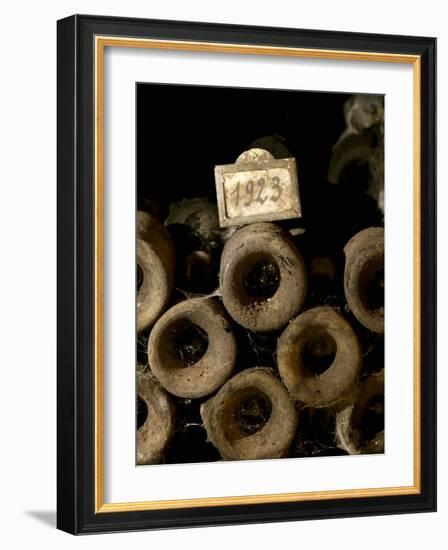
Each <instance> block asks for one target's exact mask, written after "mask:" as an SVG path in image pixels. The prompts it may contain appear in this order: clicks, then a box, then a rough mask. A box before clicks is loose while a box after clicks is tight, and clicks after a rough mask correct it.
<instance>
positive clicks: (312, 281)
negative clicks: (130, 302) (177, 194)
mask: <svg viewBox="0 0 448 550" xmlns="http://www.w3.org/2000/svg"><path fill="white" fill-rule="evenodd" d="M150 206H151V205H150ZM155 211H156V209H154V208H152V207H148V208H146V211H144V210H140V211H139V212H138V213H137V220H138V221H137V332H138V334H137V359H138V364H137V463H138V464H156V463H184V462H202V461H204V462H205V461H215V460H245V459H250V460H253V459H262V458H281V457H305V456H328V455H337V454H341V455H342V454H365V453H382V452H384V370H383V365H384V358H383V355H384V337H383V336H384V335H383V333H384V230H383V228H382V227H380V226H378V227H368V228H364V229H362V230H361V231H358V232H356V233H355V234H353V235H351V236H350V238H349V240H348V242H347V243H346V245H345V247H343V249H341V250H339V251H337V252H338V254H340V256H341V257H343V262H342V263H341V262H339V261H337V259H335V258H334V257H333V258H332V257H331V256H330V255H317V254H316V255H315V254H313V251H312V247H310V245H309V244H307V232H306V231H296V230H294V229H291V227H288V225H287V224H280V223H254V224H249V225H246V226H242V227H238V228H230V229H225V230H224V229H220V227H219V224H218V216H217V210H216V205H215V204H214V203H213V202H211V201H210V200H208V199H202V198H197V199H188V200H182V201H180V202H178V203H173V204H172V205H170V211H169V214H168V216H167V217H166V218H165V219H164V220H160V219H158V218H157V216H156V215H155V214H154V212H155ZM304 251H305V253H304Z"/></svg>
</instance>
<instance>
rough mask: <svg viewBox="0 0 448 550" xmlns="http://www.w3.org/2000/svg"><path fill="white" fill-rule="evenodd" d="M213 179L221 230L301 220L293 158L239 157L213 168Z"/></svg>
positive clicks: (267, 155)
mask: <svg viewBox="0 0 448 550" xmlns="http://www.w3.org/2000/svg"><path fill="white" fill-rule="evenodd" d="M215 179H216V191H217V196H218V210H219V221H220V225H221V227H227V226H230V225H243V224H247V223H251V222H255V221H275V220H283V219H288V218H298V217H300V216H301V208H300V199H299V190H298V183H297V169H296V163H295V160H294V159H293V158H289V159H274V158H273V157H272V156H271V155H269V154H266V155H263V156H262V157H261V159H256V160H252V159H248V158H247V156H246V157H244V156H243V155H242V157H241V160H240V159H239V160H238V161H237V162H236V163H235V164H227V165H221V166H216V167H215Z"/></svg>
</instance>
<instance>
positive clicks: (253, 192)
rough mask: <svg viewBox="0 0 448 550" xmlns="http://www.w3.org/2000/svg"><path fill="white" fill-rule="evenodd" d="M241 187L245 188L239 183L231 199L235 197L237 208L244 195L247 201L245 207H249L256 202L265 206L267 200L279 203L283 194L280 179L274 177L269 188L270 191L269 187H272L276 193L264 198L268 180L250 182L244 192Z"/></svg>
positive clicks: (244, 203)
mask: <svg viewBox="0 0 448 550" xmlns="http://www.w3.org/2000/svg"><path fill="white" fill-rule="evenodd" d="M241 187H243V186H241V185H240V182H239V181H238V182H237V184H236V186H235V188H234V190H233V191H232V192H231V193H230V196H231V197H235V206H237V207H238V206H239V205H240V199H241V198H242V197H241V195H243V197H244V199H245V201H244V202H243V206H244V207H248V206H250V205H251V204H252V203H254V202H257V203H258V204H264V203H265V202H266V201H267V200H270V201H272V202H277V201H278V200H279V199H280V197H281V196H282V192H283V189H282V186H281V185H280V178H279V177H278V176H274V177H273V178H272V180H271V185H270V186H269V185H268V186H267V187H268V189H269V187H272V188H273V190H274V193H270V194H269V195H265V196H263V191H264V190H265V189H266V180H265V179H264V178H260V179H259V180H257V182H254V181H253V180H249V181H248V182H247V183H246V185H245V186H244V190H243V191H242V190H241Z"/></svg>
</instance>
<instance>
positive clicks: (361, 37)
mask: <svg viewBox="0 0 448 550" xmlns="http://www.w3.org/2000/svg"><path fill="white" fill-rule="evenodd" d="M98 35H101V36H108V35H110V36H120V37H133V38H153V39H160V40H176V41H179V40H186V41H199V42H213V43H225V44H240V43H242V44H251V45H257V46H275V47H290V48H310V49H325V50H334V51H345V52H381V53H386V54H400V55H402V54H403V55H414V56H418V57H419V58H420V70H421V73H420V74H421V81H420V97H421V117H420V120H421V135H420V143H421V150H420V167H421V174H420V176H421V196H420V201H421V202H420V222H421V224H420V235H421V262H420V265H421V272H420V280H421V289H420V312H421V316H420V339H421V340H420V343H421V369H420V375H421V379H420V381H419V382H420V388H421V393H420V400H421V409H420V411H421V417H420V429H421V434H420V436H421V467H420V473H421V478H420V492H419V493H418V494H407V495H389V496H367V497H357V498H337V499H329V500H326V499H323V500H319V499H315V500H309V501H300V502H276V503H260V504H243V505H241V504H234V505H223V506H207V507H191V508H177V509H161V510H134V511H114V512H107V511H106V512H101V513H97V511H96V509H95V467H94V463H95V439H94V436H95V434H94V431H95V425H94V418H95V387H94V384H95V376H94V360H95V356H94V351H95V350H94V348H95V343H94V325H95V323H94V321H95V318H94V316H95V295H94V292H95V290H94V289H95V287H94V278H95V240H94V231H95V215H96V214H95V205H94V201H95V196H94V174H95V170H94V165H95V156H94V155H95V127H94V124H95V123H94V104H95V99H94V88H95V76H94V49H93V43H94V39H95V36H98ZM57 47H58V61H57V71H58V76H57V92H58V107H57V117H58V123H57V135H58V138H57V139H58V154H57V163H58V166H57V178H58V202H57V208H58V218H57V220H58V221H57V231H58V264H57V265H58V268H57V269H58V294H57V300H58V305H57V315H58V339H57V342H58V343H57V345H58V359H57V360H58V377H57V379H58V382H57V391H58V399H57V416H58V427H57V437H58V457H57V470H58V472H57V493H58V505H57V526H58V528H59V529H62V530H64V531H67V532H69V533H73V534H81V533H99V532H112V531H128V530H139V529H159V528H175V527H192V526H206V525H229V524H239V523H256V522H274V521H290V520H305V519H322V518H340V517H354V516H367V515H384V514H399V513H400V514H401V513H411V512H430V511H435V509H436V208H435V204H436V123H435V117H436V39H434V38H427V37H412V36H395V35H380V34H358V33H346V32H334V31H316V30H299V29H288V28H266V27H252V26H240V25H222V24H214V23H192V22H183V21H160V20H142V19H130V18H122V17H116V18H114V17H99V16H89V15H74V16H71V17H68V18H66V19H62V20H60V21H58V25H57Z"/></svg>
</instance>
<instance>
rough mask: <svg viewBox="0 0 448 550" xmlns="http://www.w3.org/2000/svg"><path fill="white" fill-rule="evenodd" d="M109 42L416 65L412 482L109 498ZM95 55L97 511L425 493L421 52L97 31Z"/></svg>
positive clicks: (144, 46)
mask: <svg viewBox="0 0 448 550" xmlns="http://www.w3.org/2000/svg"><path fill="white" fill-rule="evenodd" d="M106 47H121V48H145V49H147V48H153V49H161V50H179V51H195V52H208V53H236V54H246V55H247V54H252V55H269V56H286V57H301V58H313V59H327V60H347V61H366V62H382V63H406V64H412V65H413V116H414V120H413V144H414V147H413V185H414V188H413V197H414V212H413V229H414V235H413V239H414V245H413V246H414V265H413V275H414V281H413V283H414V284H413V297H414V312H413V314H414V319H413V321H414V323H413V327H414V328H413V333H414V350H413V359H414V373H413V374H414V377H413V378H414V391H413V409H414V411H413V424H414V433H413V437H414V453H413V454H414V482H413V485H410V486H402V487H379V488H365V489H349V490H329V491H312V492H300V493H297V492H296V493H277V494H262V495H243V496H225V497H208V498H192V499H180V500H154V501H140V502H119V503H105V502H104V378H103V374H104V356H103V349H104V333H103V330H104V329H103V315H104V313H103V311H104V310H103V307H104V295H103V294H104V285H103V281H104V52H105V48H106ZM94 55H95V91H94V95H95V124H94V126H95V179H94V185H95V208H94V211H95V247H94V248H95V261H94V263H95V277H94V285H95V288H94V293H95V312H94V315H95V320H94V327H95V349H94V370H95V373H94V374H95V377H94V384H95V391H94V398H95V406H94V409H95V426H94V438H95V445H94V448H95V468H94V476H95V482H94V486H95V498H94V509H95V513H110V512H132V511H143V510H167V509H180V508H198V507H209V506H232V505H244V504H267V503H280V502H304V501H316V500H332V499H343V498H363V497H380V496H381V497H382V496H396V495H411V494H420V492H421V468H420V464H421V437H420V432H421V424H420V407H421V398H420V395H421V387H420V368H421V364H420V363H421V357H420V351H421V347H420V272H421V245H420V242H421V241H420V237H421V235H420V227H421V218H420V197H421V175H420V174H421V170H420V166H421V158H420V157H421V129H420V121H421V97H420V86H421V59H420V56H418V55H405V54H393V53H382V52H359V51H345V50H325V49H309V48H293V47H278V46H258V45H253V44H252V45H251V44H226V43H214V42H198V41H181V40H156V39H149V38H148V39H142V38H123V37H115V36H96V37H95V42H94Z"/></svg>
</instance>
